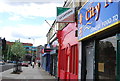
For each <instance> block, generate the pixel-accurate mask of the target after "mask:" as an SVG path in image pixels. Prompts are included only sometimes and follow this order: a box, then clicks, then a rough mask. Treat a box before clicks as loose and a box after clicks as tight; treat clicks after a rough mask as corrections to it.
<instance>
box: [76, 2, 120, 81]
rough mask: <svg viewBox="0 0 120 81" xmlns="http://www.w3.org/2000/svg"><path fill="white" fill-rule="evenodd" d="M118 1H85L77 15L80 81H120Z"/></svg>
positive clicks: (119, 18)
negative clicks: (79, 44)
mask: <svg viewBox="0 0 120 81" xmlns="http://www.w3.org/2000/svg"><path fill="white" fill-rule="evenodd" d="M119 6H120V2H117V1H116V2H113V1H112V0H110V1H108V2H106V1H105V2H87V3H86V4H85V5H84V6H83V7H82V9H80V10H79V12H78V20H79V21H78V39H79V43H81V46H80V47H81V48H79V50H81V53H80V54H81V58H79V60H80V61H81V62H80V64H79V65H81V69H80V70H81V73H80V74H81V80H82V81H87V80H89V79H91V80H92V81H93V80H94V81H101V80H104V79H105V80H112V81H120V13H119Z"/></svg>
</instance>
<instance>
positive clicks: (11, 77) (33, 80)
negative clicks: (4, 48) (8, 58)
mask: <svg viewBox="0 0 120 81" xmlns="http://www.w3.org/2000/svg"><path fill="white" fill-rule="evenodd" d="M12 72H13V68H12V69H9V70H6V71H4V72H0V80H1V81H50V80H51V81H57V79H56V78H55V77H54V76H51V75H50V74H49V73H48V72H46V71H44V69H42V68H41V67H37V66H35V67H34V68H32V66H29V67H22V72H21V73H20V74H12Z"/></svg>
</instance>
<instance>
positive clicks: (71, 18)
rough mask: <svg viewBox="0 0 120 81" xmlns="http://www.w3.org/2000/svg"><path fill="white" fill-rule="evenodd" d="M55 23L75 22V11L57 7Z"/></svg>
mask: <svg viewBox="0 0 120 81" xmlns="http://www.w3.org/2000/svg"><path fill="white" fill-rule="evenodd" d="M56 22H58V23H69V22H75V9H74V8H64V7H57V18H56Z"/></svg>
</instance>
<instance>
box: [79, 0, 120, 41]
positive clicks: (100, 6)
mask: <svg viewBox="0 0 120 81" xmlns="http://www.w3.org/2000/svg"><path fill="white" fill-rule="evenodd" d="M97 1H98V0H97ZM119 6H120V2H119V1H113V0H102V2H99V1H98V2H94V1H91V0H89V1H88V2H87V3H86V4H85V5H84V6H83V7H82V8H81V9H80V10H79V11H78V40H83V39H85V38H87V37H90V36H92V35H94V34H97V33H99V32H102V31H103V30H105V29H108V28H110V27H112V26H113V25H115V24H118V23H119V22H120V11H119Z"/></svg>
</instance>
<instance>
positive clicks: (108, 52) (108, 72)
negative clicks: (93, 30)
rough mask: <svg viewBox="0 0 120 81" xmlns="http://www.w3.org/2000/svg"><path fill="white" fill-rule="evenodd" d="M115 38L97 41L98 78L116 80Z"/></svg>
mask: <svg viewBox="0 0 120 81" xmlns="http://www.w3.org/2000/svg"><path fill="white" fill-rule="evenodd" d="M116 47H117V41H116V36H113V37H108V38H105V39H103V40H100V41H99V49H98V51H99V52H98V78H99V79H112V80H113V81H114V79H115V78H116Z"/></svg>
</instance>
